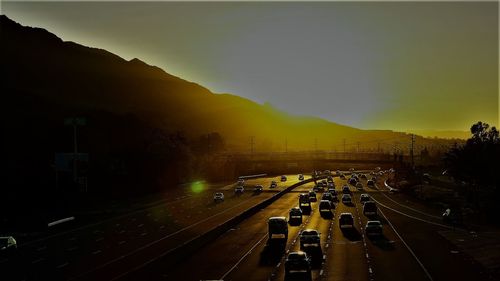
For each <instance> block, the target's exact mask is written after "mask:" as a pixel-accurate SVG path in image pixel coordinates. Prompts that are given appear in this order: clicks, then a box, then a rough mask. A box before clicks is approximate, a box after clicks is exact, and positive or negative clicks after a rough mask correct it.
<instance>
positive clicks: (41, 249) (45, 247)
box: [36, 245, 47, 252]
mask: <svg viewBox="0 0 500 281" xmlns="http://www.w3.org/2000/svg"><path fill="white" fill-rule="evenodd" d="M46 249H47V246H45V245H44V246H42V247H38V248H36V251H37V252H40V251H43V250H46Z"/></svg>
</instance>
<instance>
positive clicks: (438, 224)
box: [372, 197, 460, 229]
mask: <svg viewBox="0 0 500 281" xmlns="http://www.w3.org/2000/svg"><path fill="white" fill-rule="evenodd" d="M372 200H373V201H375V202H376V203H377V204H378V205H380V206H382V207H384V208H386V209H389V210H391V211H393V212H396V213H398V214H400V215H403V216H406V217H409V218H412V219H415V220H419V221H421V222H425V223H428V224H433V225H437V226H441V227H445V228H448V229H460V228H457V227H452V226H449V225H445V224H441V223H437V222H433V221H429V220H425V219H421V218H418V217H415V216H412V215H408V214H406V213H403V212H401V211H398V210H396V209H394V208H391V207H389V206H387V205H385V204H382V203H380V202H379V201H377V200H376V199H375V198H373V197H372ZM379 210H380V208H379Z"/></svg>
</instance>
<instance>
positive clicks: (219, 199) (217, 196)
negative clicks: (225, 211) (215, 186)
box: [214, 192, 224, 203]
mask: <svg viewBox="0 0 500 281" xmlns="http://www.w3.org/2000/svg"><path fill="white" fill-rule="evenodd" d="M223 201H224V193H222V192H216V193H215V194H214V202H215V203H217V202H223Z"/></svg>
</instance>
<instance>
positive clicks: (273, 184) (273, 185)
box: [269, 181, 278, 188]
mask: <svg viewBox="0 0 500 281" xmlns="http://www.w3.org/2000/svg"><path fill="white" fill-rule="evenodd" d="M269 187H270V188H276V187H278V183H277V182H276V181H272V182H271V185H270V186H269Z"/></svg>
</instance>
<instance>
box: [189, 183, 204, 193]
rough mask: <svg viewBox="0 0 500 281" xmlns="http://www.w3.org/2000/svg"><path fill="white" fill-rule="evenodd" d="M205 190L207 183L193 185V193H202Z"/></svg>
mask: <svg viewBox="0 0 500 281" xmlns="http://www.w3.org/2000/svg"><path fill="white" fill-rule="evenodd" d="M204 189H205V181H195V182H193V183H191V191H192V192H194V193H200V192H202V191H203V190H204Z"/></svg>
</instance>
